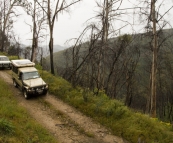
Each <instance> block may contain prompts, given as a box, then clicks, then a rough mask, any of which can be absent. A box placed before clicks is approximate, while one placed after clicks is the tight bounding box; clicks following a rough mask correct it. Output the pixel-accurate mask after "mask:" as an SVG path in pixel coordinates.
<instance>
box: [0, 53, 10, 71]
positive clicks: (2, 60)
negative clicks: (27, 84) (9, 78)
mask: <svg viewBox="0 0 173 143" xmlns="http://www.w3.org/2000/svg"><path fill="white" fill-rule="evenodd" d="M0 68H9V69H11V62H10V60H9V58H8V57H7V56H4V55H0Z"/></svg>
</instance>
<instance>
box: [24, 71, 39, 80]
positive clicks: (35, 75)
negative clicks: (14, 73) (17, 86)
mask: <svg viewBox="0 0 173 143" xmlns="http://www.w3.org/2000/svg"><path fill="white" fill-rule="evenodd" d="M39 77H40V76H39V74H38V72H37V71H34V72H26V73H23V80H27V79H32V78H39Z"/></svg>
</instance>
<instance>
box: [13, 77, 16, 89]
mask: <svg viewBox="0 0 173 143" xmlns="http://www.w3.org/2000/svg"><path fill="white" fill-rule="evenodd" d="M13 85H14V87H16V88H17V83H16V81H15V79H13Z"/></svg>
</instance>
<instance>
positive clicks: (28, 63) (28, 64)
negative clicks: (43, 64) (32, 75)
mask: <svg viewBox="0 0 173 143" xmlns="http://www.w3.org/2000/svg"><path fill="white" fill-rule="evenodd" d="M11 63H12V65H14V66H15V67H33V66H35V63H33V62H31V61H30V60H28V59H22V60H11Z"/></svg>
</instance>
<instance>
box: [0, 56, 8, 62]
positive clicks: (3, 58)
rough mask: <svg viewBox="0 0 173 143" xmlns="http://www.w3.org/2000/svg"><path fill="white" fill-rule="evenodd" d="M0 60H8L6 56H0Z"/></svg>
mask: <svg viewBox="0 0 173 143" xmlns="http://www.w3.org/2000/svg"><path fill="white" fill-rule="evenodd" d="M0 61H9V59H8V57H0Z"/></svg>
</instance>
